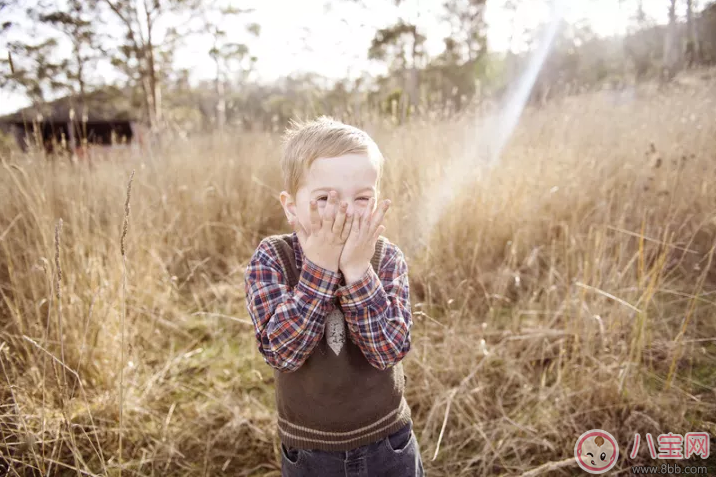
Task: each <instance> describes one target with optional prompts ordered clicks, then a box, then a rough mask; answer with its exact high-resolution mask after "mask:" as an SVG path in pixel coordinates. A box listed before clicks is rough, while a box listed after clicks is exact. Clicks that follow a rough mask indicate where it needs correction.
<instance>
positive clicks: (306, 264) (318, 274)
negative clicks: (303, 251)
mask: <svg viewBox="0 0 716 477" xmlns="http://www.w3.org/2000/svg"><path fill="white" fill-rule="evenodd" d="M340 281H341V274H340V272H333V271H331V270H328V269H326V268H323V267H320V266H319V265H316V264H315V263H313V262H312V261H310V260H309V259H308V258H306V257H303V266H302V268H301V276H300V277H299V280H298V284H297V285H296V288H298V290H299V291H301V292H302V293H305V294H306V295H308V296H311V297H315V298H320V299H323V300H330V299H331V298H333V296H334V295H335V290H336V287H337V286H338V284H339V283H340Z"/></svg>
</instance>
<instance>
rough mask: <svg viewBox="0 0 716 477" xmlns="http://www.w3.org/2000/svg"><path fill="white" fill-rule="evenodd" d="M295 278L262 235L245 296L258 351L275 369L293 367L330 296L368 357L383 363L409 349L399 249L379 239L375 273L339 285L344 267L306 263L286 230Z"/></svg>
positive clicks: (309, 346)
mask: <svg viewBox="0 0 716 477" xmlns="http://www.w3.org/2000/svg"><path fill="white" fill-rule="evenodd" d="M292 239H293V244H294V247H293V249H294V253H295V257H296V266H297V267H298V269H300V270H301V272H300V278H299V282H298V284H297V285H296V287H295V288H293V289H291V288H290V286H289V285H288V280H287V279H286V278H285V277H284V275H283V273H282V271H281V270H282V267H281V264H280V263H281V262H280V260H279V259H278V257H276V256H274V254H273V251H272V249H271V248H270V246H269V244H268V241H267V240H265V239H264V240H262V241H261V243H260V244H259V246H258V248H257V249H256V251H255V252H254V255H253V256H252V257H251V260H250V262H249V265H248V266H247V268H246V275H245V285H246V303H247V307H248V310H249V314H250V315H251V319H252V320H253V323H254V328H255V332H256V339H257V340H258V342H259V345H258V349H259V352H261V354H262V355H263V357H264V360H265V361H266V363H268V364H269V365H270V366H271V367H273V368H276V369H278V370H279V371H286V372H290V371H295V370H296V369H298V368H299V367H300V366H301V365H302V364H303V363H304V362H305V361H306V359H308V357H309V356H310V355H311V352H312V351H313V349H314V347H315V346H316V344H318V343H319V342H320V341H321V339H323V333H324V326H325V318H326V316H327V315H328V313H330V312H331V311H332V310H333V309H334V308H335V307H336V303H335V302H336V300H337V301H338V303H339V304H340V307H341V309H342V311H343V314H344V316H345V320H346V325H347V328H348V333H349V335H350V338H351V339H352V340H353V342H354V343H356V345H357V346H358V347H359V348H360V349H361V351H362V352H363V355H364V356H365V357H366V359H367V360H368V362H369V363H370V364H371V365H373V366H374V367H376V368H378V369H381V370H382V369H386V368H389V367H390V366H393V365H395V364H397V363H398V362H400V360H402V359H403V357H404V356H405V355H406V354H407V353H408V351H409V350H410V328H411V326H412V318H411V313H410V291H409V285H408V266H407V264H406V262H405V257H404V256H403V253H402V252H401V250H400V249H399V248H398V247H397V246H396V245H394V244H392V243H389V242H386V244H385V250H384V255H383V259H382V261H381V264H380V267H379V273H377V274H376V273H375V270H373V267H372V266H371V267H368V270H367V271H366V273H365V274H364V275H363V276H362V277H361V278H360V279H359V280H358V281H356V282H355V283H353V284H351V285H348V286H346V285H345V279H344V277H343V274H342V273H341V272H340V271H339V272H332V271H330V270H327V269H324V268H322V267H319V266H318V265H316V264H314V263H313V262H311V261H310V260H309V259H308V258H307V257H306V256H305V255H304V254H303V250H302V249H301V245H300V243H299V241H298V237H297V236H296V233H295V232H294V233H293V234H292Z"/></svg>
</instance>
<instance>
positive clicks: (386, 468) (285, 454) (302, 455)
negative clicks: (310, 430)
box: [281, 422, 425, 477]
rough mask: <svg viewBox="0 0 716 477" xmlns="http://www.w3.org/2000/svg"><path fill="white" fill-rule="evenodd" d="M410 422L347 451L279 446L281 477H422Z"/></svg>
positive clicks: (421, 466) (416, 445)
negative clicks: (383, 437)
mask: <svg viewBox="0 0 716 477" xmlns="http://www.w3.org/2000/svg"><path fill="white" fill-rule="evenodd" d="M424 475H425V474H424V471H423V462H422V459H421V457H420V449H419V447H418V440H417V438H416V437H415V433H414V432H413V425H412V422H409V423H408V424H406V425H405V427H403V428H402V429H400V430H399V431H397V432H396V433H394V434H391V435H389V436H388V437H386V438H385V439H381V440H379V441H377V442H373V443H372V444H368V445H365V446H361V447H357V448H355V449H352V450H349V451H330V452H329V451H323V450H318V449H311V450H304V449H295V448H293V447H286V446H285V445H284V444H283V443H281V477H423V476H424Z"/></svg>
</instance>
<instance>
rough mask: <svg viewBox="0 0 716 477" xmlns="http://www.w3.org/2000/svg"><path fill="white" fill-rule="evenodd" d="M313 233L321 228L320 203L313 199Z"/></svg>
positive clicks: (311, 206)
mask: <svg viewBox="0 0 716 477" xmlns="http://www.w3.org/2000/svg"><path fill="white" fill-rule="evenodd" d="M310 209H311V233H312V234H314V233H316V232H318V231H319V230H321V214H319V213H318V203H317V202H316V201H315V200H312V201H311V205H310Z"/></svg>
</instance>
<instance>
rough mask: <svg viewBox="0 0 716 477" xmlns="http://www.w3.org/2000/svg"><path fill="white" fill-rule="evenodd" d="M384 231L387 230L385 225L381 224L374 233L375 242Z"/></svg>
mask: <svg viewBox="0 0 716 477" xmlns="http://www.w3.org/2000/svg"><path fill="white" fill-rule="evenodd" d="M383 232H385V225H381V226H380V227H378V229H377V230H376V231H375V233H374V234H373V242H375V241H376V240H378V238H379V237H380V235H381V234H382V233H383Z"/></svg>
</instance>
